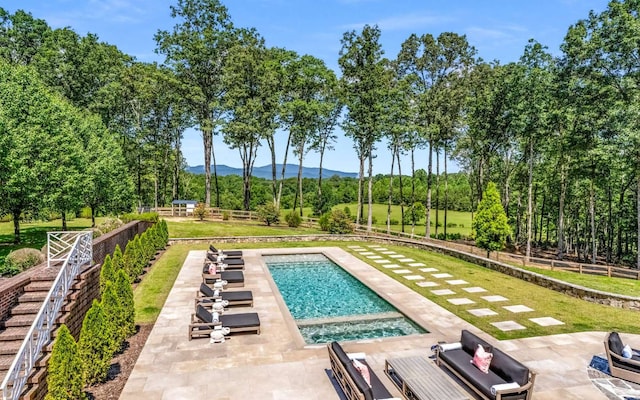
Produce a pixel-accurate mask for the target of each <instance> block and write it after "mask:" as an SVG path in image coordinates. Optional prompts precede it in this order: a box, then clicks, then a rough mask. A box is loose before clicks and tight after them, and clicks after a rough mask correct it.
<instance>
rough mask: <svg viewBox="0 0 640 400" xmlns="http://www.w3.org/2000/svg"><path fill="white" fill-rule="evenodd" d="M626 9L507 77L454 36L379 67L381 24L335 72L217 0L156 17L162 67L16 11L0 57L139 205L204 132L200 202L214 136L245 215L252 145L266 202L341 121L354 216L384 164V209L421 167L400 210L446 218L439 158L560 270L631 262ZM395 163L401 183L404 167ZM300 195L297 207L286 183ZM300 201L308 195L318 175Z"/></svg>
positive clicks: (630, 35) (344, 54) (633, 120)
mask: <svg viewBox="0 0 640 400" xmlns="http://www.w3.org/2000/svg"><path fill="white" fill-rule="evenodd" d="M639 8H640V5H639V4H638V2H636V1H631V0H613V1H611V2H610V3H609V4H608V6H607V8H606V9H605V10H602V11H600V12H595V11H594V12H591V13H590V14H589V15H587V16H585V18H584V19H583V20H579V21H576V23H575V24H573V25H572V26H570V27H568V30H567V34H566V36H565V39H564V41H563V43H562V45H561V49H560V50H561V52H560V54H559V55H556V56H552V55H551V53H550V52H549V51H548V49H547V48H546V47H545V46H544V44H541V43H538V42H536V41H535V40H534V39H532V40H531V41H530V42H529V44H528V45H527V46H526V47H525V48H524V49H523V54H522V56H521V58H520V60H519V61H517V62H512V63H508V64H504V65H502V64H500V62H498V61H491V62H487V61H485V60H482V59H481V58H479V57H477V52H476V50H475V49H474V48H473V47H472V46H470V45H469V43H468V42H467V39H466V37H465V36H464V35H459V34H456V33H454V32H443V33H440V34H439V35H437V36H434V35H432V34H430V33H420V34H413V35H410V36H409V37H408V38H407V39H406V40H405V41H404V42H403V43H402V45H401V50H400V52H399V53H398V54H396V55H390V56H389V57H386V56H385V54H384V51H383V49H382V46H381V44H380V36H381V34H382V32H381V31H380V29H379V28H378V27H377V26H365V27H364V28H363V29H362V30H361V31H349V32H345V34H344V35H343V38H342V40H341V50H340V52H339V54H337V57H338V65H339V66H340V71H339V72H340V75H339V77H338V75H337V74H336V72H334V71H332V70H331V69H329V68H327V67H326V65H325V64H324V62H323V61H322V60H319V59H318V58H316V57H313V56H311V55H299V54H296V53H295V52H292V51H290V50H286V49H282V48H275V47H267V46H266V45H265V40H264V38H263V37H261V35H260V34H259V32H257V31H256V30H255V29H253V28H239V27H236V26H235V25H234V24H233V22H232V18H231V16H230V15H229V14H228V12H227V9H226V7H224V5H223V4H222V3H221V2H220V1H218V0H178V1H177V4H176V5H175V6H172V7H171V10H170V12H171V16H172V17H173V18H174V20H175V23H176V24H175V25H174V27H173V28H172V29H171V30H162V29H160V30H158V32H157V34H156V36H155V40H156V44H157V47H156V52H157V53H158V54H159V55H161V56H164V58H165V61H164V62H163V63H162V64H157V63H144V62H139V61H136V60H135V59H134V58H133V57H131V56H129V55H126V54H124V53H122V52H121V51H120V50H118V49H117V47H115V46H113V45H109V44H107V43H103V42H100V41H99V39H98V38H97V37H96V36H95V35H92V34H89V35H87V36H80V35H78V34H76V33H75V32H74V31H73V30H72V29H70V28H63V29H51V28H50V27H49V26H48V25H47V23H46V22H45V21H43V20H39V19H36V18H33V17H32V16H31V15H30V14H29V13H28V12H24V11H17V12H16V13H15V14H9V13H7V12H6V11H4V10H0V57H1V58H2V59H4V60H5V61H6V62H8V63H9V64H11V65H25V66H29V68H30V69H31V70H33V71H34V73H35V74H37V75H38V76H39V79H40V80H42V82H43V83H44V85H45V86H46V87H47V88H49V89H50V90H52V91H55V92H57V93H58V94H59V95H60V96H62V97H63V98H65V99H67V101H68V102H70V103H71V104H72V105H73V106H74V107H77V108H78V109H79V110H81V112H87V113H91V114H93V115H97V116H98V117H99V119H100V121H101V122H102V124H103V125H104V127H105V128H106V130H107V132H109V133H110V134H111V135H112V136H113V138H114V139H115V140H116V142H117V143H118V144H119V147H120V149H121V153H122V156H123V157H124V160H125V165H126V168H127V171H128V177H129V178H130V179H131V182H132V183H133V198H134V199H135V201H136V202H137V203H138V204H140V205H142V204H152V205H165V204H168V203H169V202H170V201H171V200H172V199H176V198H184V197H185V196H184V194H185V186H186V185H185V179H186V180H188V179H189V178H188V177H187V176H186V174H185V172H184V167H185V165H184V157H183V156H182V152H181V138H182V134H183V132H184V130H185V129H186V128H188V127H196V128H197V129H199V130H200V131H201V133H202V139H203V156H204V161H205V162H204V164H205V176H204V180H205V182H204V192H203V193H202V197H203V199H204V201H205V202H206V203H207V204H210V205H212V206H220V205H221V204H220V202H221V188H220V182H219V179H218V178H219V177H218V176H217V173H216V159H215V154H216V153H215V149H214V148H213V137H214V136H216V135H218V136H220V137H221V138H222V140H223V141H224V143H225V144H226V145H228V146H229V147H231V148H233V149H236V150H238V154H239V156H240V158H241V160H242V163H243V170H244V173H243V177H242V182H241V185H242V197H241V198H242V208H244V209H249V208H251V207H252V206H253V204H254V202H253V201H252V197H255V196H256V193H254V191H253V187H252V184H253V179H252V178H251V170H252V168H253V163H254V162H255V159H256V155H257V152H258V151H259V150H262V149H265V148H266V149H267V151H269V152H270V155H271V160H272V165H273V166H274V167H273V172H272V179H271V182H270V189H269V199H270V200H271V201H273V202H274V203H276V204H278V205H280V204H281V202H282V199H283V196H284V194H283V190H284V188H283V186H284V185H283V183H284V179H283V171H277V170H276V169H275V165H276V164H278V163H280V164H286V163H287V160H286V155H287V154H289V149H292V150H293V154H294V156H295V157H297V160H296V161H298V164H299V165H300V166H301V165H302V163H303V161H304V158H305V155H306V154H308V152H309V151H314V152H317V153H319V154H320V160H322V159H323V157H322V156H323V154H324V153H325V152H326V151H331V149H332V145H333V144H334V143H335V138H336V133H335V132H336V128H338V127H340V128H341V130H342V132H344V134H345V135H346V136H347V137H348V138H350V139H351V140H352V142H353V146H354V152H355V154H356V156H357V157H358V159H359V161H360V171H359V172H360V173H359V179H358V189H357V193H356V196H357V201H358V203H359V204H360V205H361V206H360V207H358V211H357V214H358V215H357V219H358V221H361V222H364V221H367V222H368V223H369V224H370V223H371V215H368V216H364V215H362V210H363V209H364V208H363V207H362V205H363V204H364V203H365V202H369V203H371V202H373V201H378V199H379V197H380V196H379V195H378V194H374V181H375V179H374V178H375V177H374V176H373V174H372V170H373V168H372V166H373V162H374V159H375V155H376V152H379V151H390V152H391V154H392V155H393V156H394V157H392V159H393V160H394V161H393V163H392V164H391V165H389V175H388V182H387V183H388V184H389V186H388V188H387V198H386V202H388V203H389V204H391V203H394V202H396V201H397V199H394V198H393V197H394V195H393V188H394V187H395V185H396V184H399V185H400V186H403V187H404V185H405V184H406V183H407V182H400V181H401V178H402V177H404V176H411V177H413V176H414V174H415V172H416V171H415V170H414V167H413V166H414V165H415V163H414V162H413V161H414V160H415V159H416V158H418V159H421V160H426V161H427V165H428V167H427V169H426V194H424V195H423V194H420V196H424V197H421V198H417V197H415V196H416V192H415V191H413V190H410V192H409V198H402V199H401V200H400V204H402V205H407V206H408V205H411V204H413V203H414V202H415V201H421V202H423V203H424V204H425V206H426V208H427V210H431V209H432V208H435V207H436V205H435V200H436V198H437V199H438V203H439V204H438V205H437V207H438V208H442V209H445V210H447V209H450V208H451V207H452V206H451V204H452V197H450V196H453V194H452V193H450V192H449V190H450V188H449V182H448V179H449V176H450V174H448V171H447V160H448V159H451V158H454V159H455V160H456V162H457V163H458V164H459V165H460V166H461V167H462V168H463V171H464V173H465V174H466V176H467V177H468V184H469V187H470V197H469V199H470V202H471V204H470V208H471V209H472V210H473V209H474V208H475V206H476V205H477V204H478V202H479V201H480V199H481V196H482V192H483V190H484V188H486V186H487V184H488V182H490V181H493V182H495V183H496V184H497V185H498V187H499V189H500V193H501V201H502V204H503V207H504V208H505V211H506V213H507V216H508V218H509V221H510V224H511V225H512V227H513V229H512V231H513V235H512V237H511V238H510V240H511V241H512V243H514V244H516V245H521V246H523V248H524V249H526V250H525V251H526V254H527V255H530V254H531V245H532V243H534V242H537V241H546V242H549V243H553V244H554V246H556V253H557V256H558V257H559V258H562V257H563V256H564V255H565V254H566V253H567V252H572V253H574V254H576V255H578V256H579V257H580V258H583V259H589V260H591V261H593V262H595V261H597V260H598V259H605V260H606V261H608V262H620V261H627V262H635V263H637V264H638V265H640V252H638V248H639V247H640V234H639V232H640V218H639V215H640V201H639V199H640V174H639V173H638V172H639V171H640V169H639V167H640V150H638V149H640V146H638V144H640V143H639V142H640V136H639V135H638V132H640V130H639V129H638V126H637V125H638V124H639V122H638V121H640V119H639V118H638V115H637V114H638V107H637V106H636V104H638V102H637V98H638V94H639V91H640V85H639V83H640V57H639V56H638V53H639V52H640V48H639V46H640V45H639V44H638V43H640V28H639V26H640V24H638V15H639V11H640V10H639ZM279 129H280V130H283V131H285V132H287V133H288V136H287V143H286V148H287V151H286V152H285V155H284V156H283V158H284V159H283V160H278V159H277V154H276V152H275V132H276V131H277V130H279ZM385 146H386V147H387V148H383V147H385ZM407 157H410V159H411V160H412V163H411V165H412V167H411V171H401V170H400V168H399V167H400V162H399V161H400V160H401V159H406V158H407ZM210 165H212V166H213V171H211V170H210V169H209V166H210ZM441 165H443V170H442V171H440V170H439V168H440V166H441ZM320 167H322V161H321V165H320ZM440 180H441V181H440ZM395 181H398V182H397V183H396V182H395ZM411 181H415V179H412V180H411ZM297 185H298V187H297V189H296V190H297V196H295V198H296V204H297V205H298V206H300V208H302V207H303V206H304V205H305V204H308V203H306V200H305V197H308V196H307V195H305V191H304V190H303V185H304V180H303V179H302V177H301V176H300V177H299V179H298V180H297ZM436 185H439V186H438V187H439V188H441V190H442V191H443V192H442V193H443V195H442V199H440V197H439V196H438V197H436V196H435V195H434V191H435V187H436ZM440 185H441V186H440ZM315 190H316V197H317V198H321V197H322V191H323V180H322V177H321V178H320V179H318V180H317V182H316V189H315ZM402 193H403V194H404V193H405V191H404V189H403V190H402ZM212 195H213V197H212ZM403 197H404V196H403ZM369 209H370V210H371V207H369ZM429 215H430V213H429V212H427V216H429ZM430 225H431V224H430V223H429V221H427V223H426V224H425V229H426V232H425V234H426V235H427V236H428V235H429V233H430V232H429V230H430ZM543 236H544V238H543Z"/></svg>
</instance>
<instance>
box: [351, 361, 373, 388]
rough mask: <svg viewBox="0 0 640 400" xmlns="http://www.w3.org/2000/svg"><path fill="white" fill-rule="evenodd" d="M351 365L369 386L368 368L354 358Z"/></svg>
mask: <svg viewBox="0 0 640 400" xmlns="http://www.w3.org/2000/svg"><path fill="white" fill-rule="evenodd" d="M353 366H354V367H356V369H357V370H358V372H360V375H362V378H364V381H365V382H367V385H369V386H371V375H370V374H369V368H368V367H367V366H366V365H365V364H363V363H361V362H360V361H358V360H356V359H354V360H353Z"/></svg>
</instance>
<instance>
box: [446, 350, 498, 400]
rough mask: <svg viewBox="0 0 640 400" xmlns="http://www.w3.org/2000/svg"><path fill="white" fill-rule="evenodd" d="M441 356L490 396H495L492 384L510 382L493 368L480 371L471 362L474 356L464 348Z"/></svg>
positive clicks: (473, 384)
mask: <svg viewBox="0 0 640 400" xmlns="http://www.w3.org/2000/svg"><path fill="white" fill-rule="evenodd" d="M494 350H495V349H494ZM439 356H441V358H442V360H443V361H445V362H446V363H447V364H449V365H451V366H452V368H453V369H455V370H456V371H457V372H458V373H459V374H460V376H462V377H463V378H464V379H466V380H467V381H468V382H469V383H470V384H471V385H472V386H474V387H476V388H478V390H480V391H481V392H482V393H483V394H484V395H485V396H487V397H489V398H494V397H495V396H493V395H491V386H493V385H499V384H503V383H508V382H506V381H505V380H504V379H502V378H501V377H500V376H498V375H497V374H496V373H495V372H493V371H492V370H491V369H489V372H488V373H486V374H485V373H484V372H482V371H480V370H479V369H478V368H476V366H474V365H473V364H471V359H472V356H471V355H469V354H467V353H466V352H465V351H463V350H453V351H446V352H444V353H441V354H440V355H439Z"/></svg>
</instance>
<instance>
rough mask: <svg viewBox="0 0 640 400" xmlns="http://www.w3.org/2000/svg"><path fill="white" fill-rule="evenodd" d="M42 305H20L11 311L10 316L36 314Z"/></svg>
mask: <svg viewBox="0 0 640 400" xmlns="http://www.w3.org/2000/svg"><path fill="white" fill-rule="evenodd" d="M40 307H42V303H20V304H18V305H17V306H15V307H13V308H12V309H11V315H12V316H13V315H25V314H37V313H38V311H39V310H40Z"/></svg>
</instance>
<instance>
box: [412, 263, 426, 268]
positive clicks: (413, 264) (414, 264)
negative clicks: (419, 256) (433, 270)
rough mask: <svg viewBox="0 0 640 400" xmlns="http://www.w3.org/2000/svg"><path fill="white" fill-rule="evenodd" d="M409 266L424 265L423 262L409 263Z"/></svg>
mask: <svg viewBox="0 0 640 400" xmlns="http://www.w3.org/2000/svg"><path fill="white" fill-rule="evenodd" d="M409 266H410V267H425V266H426V264H425V263H409Z"/></svg>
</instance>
